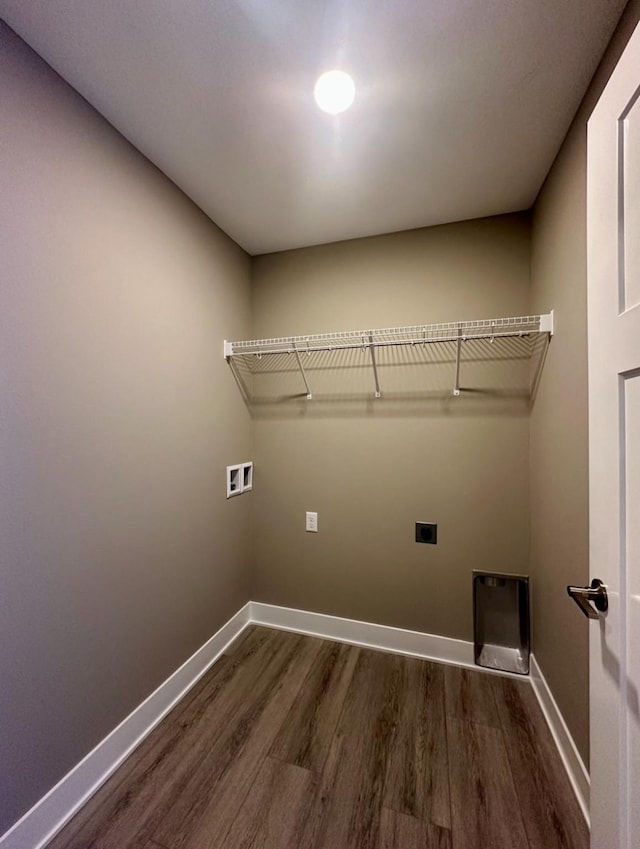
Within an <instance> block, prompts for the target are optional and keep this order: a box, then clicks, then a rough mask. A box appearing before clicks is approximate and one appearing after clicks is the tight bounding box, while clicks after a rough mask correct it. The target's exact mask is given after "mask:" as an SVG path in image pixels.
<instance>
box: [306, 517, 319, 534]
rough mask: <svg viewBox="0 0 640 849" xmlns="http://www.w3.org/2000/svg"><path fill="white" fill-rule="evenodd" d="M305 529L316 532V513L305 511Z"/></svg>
mask: <svg viewBox="0 0 640 849" xmlns="http://www.w3.org/2000/svg"><path fill="white" fill-rule="evenodd" d="M305 530H306V531H311V532H312V533H314V534H315V533H317V532H318V514H317V513H309V511H307V524H306V526H305Z"/></svg>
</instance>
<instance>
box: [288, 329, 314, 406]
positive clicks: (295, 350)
mask: <svg viewBox="0 0 640 849" xmlns="http://www.w3.org/2000/svg"><path fill="white" fill-rule="evenodd" d="M291 341H292V342H293V339H292V340H291ZM293 351H294V353H295V355H296V360H297V361H298V368H299V369H300V374H301V375H302V379H303V380H304V385H305V387H306V390H307V401H311V400H312V399H313V392H312V391H311V388H310V387H309V381H308V380H307V375H306V374H305V373H304V368H303V367H302V360H301V359H300V354H299V353H298V348H297V345H296V343H295V342H293Z"/></svg>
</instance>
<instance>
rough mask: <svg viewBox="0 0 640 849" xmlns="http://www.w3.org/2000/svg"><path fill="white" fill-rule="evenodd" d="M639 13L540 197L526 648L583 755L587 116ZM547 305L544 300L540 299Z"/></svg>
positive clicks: (624, 22) (613, 50) (613, 51)
mask: <svg viewBox="0 0 640 849" xmlns="http://www.w3.org/2000/svg"><path fill="white" fill-rule="evenodd" d="M639 19H640V2H636V0H633V2H631V3H630V4H629V5H628V6H627V8H626V10H625V13H624V15H623V17H622V19H621V21H620V24H619V26H618V28H617V30H616V33H615V35H614V37H613V40H612V42H611V44H610V46H609V48H608V50H607V52H606V54H605V56H604V58H603V61H602V63H601V65H600V67H599V69H598V71H597V73H596V75H595V77H594V80H593V82H592V84H591V86H590V88H589V90H588V92H587V94H586V96H585V99H584V102H583V104H582V106H581V107H580V110H579V112H578V114H577V115H576V118H575V120H574V122H573V125H572V127H571V130H570V132H569V134H568V136H567V138H566V140H565V142H564V144H563V146H562V149H561V150H560V153H559V154H558V157H557V159H556V161H555V163H554V165H553V168H552V169H551V171H550V173H549V176H548V177H547V180H546V182H545V185H544V186H543V189H542V191H541V193H540V196H539V197H538V200H537V202H536V205H535V209H534V216H533V233H532V264H531V280H532V307H533V310H534V311H537V310H539V309H542V308H543V307H545V305H548V304H551V305H552V306H553V307H554V308H555V310H556V323H557V335H556V337H555V338H554V340H553V343H552V345H551V347H550V349H549V354H548V357H547V360H546V363H545V367H544V373H543V376H542V381H541V383H540V388H539V392H538V394H537V397H536V401H535V404H534V407H533V409H532V414H531V573H532V575H533V577H534V582H533V598H532V601H533V604H532V619H533V624H534V649H535V653H536V657H537V659H538V661H539V663H540V665H541V667H542V671H543V673H544V675H545V677H546V679H547V681H548V683H549V686H550V687H551V689H552V691H553V694H554V696H555V698H556V700H557V702H558V705H559V707H560V710H561V711H562V713H563V716H564V717H565V720H566V721H567V724H568V725H569V729H570V731H571V733H572V735H573V737H574V739H575V741H576V743H577V745H578V748H579V750H580V752H581V754H582V756H583V758H584V759H585V761H586V762H587V763H588V755H589V657H588V653H589V642H588V625H587V620H586V619H585V618H584V617H583V616H582V614H581V613H580V612H579V611H578V609H577V608H574V606H573V604H572V603H571V602H570V600H569V599H568V598H567V595H566V586H567V584H582V585H584V584H587V583H588V577H589V503H588V496H589V493H588V410H587V234H586V214H587V212H586V190H587V120H588V117H589V115H590V114H591V111H592V110H593V107H594V106H595V104H596V101H597V99H598V97H599V96H600V93H601V92H602V89H603V88H604V85H605V83H606V81H607V79H608V78H609V76H610V74H611V71H612V70H613V68H614V66H615V63H616V61H617V59H618V57H619V56H620V54H621V52H622V50H623V49H624V45H625V44H626V43H627V41H628V40H629V36H630V35H631V33H632V31H633V29H634V27H635V25H636V23H637V21H638V20H639ZM545 308H546V307H545Z"/></svg>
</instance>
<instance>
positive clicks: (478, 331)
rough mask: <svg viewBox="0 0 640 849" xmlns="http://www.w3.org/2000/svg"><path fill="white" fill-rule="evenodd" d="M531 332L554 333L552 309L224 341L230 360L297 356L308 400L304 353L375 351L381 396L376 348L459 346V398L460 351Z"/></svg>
mask: <svg viewBox="0 0 640 849" xmlns="http://www.w3.org/2000/svg"><path fill="white" fill-rule="evenodd" d="M532 334H547V336H548V337H549V338H550V337H551V336H552V335H553V311H552V312H550V313H546V314H542V315H525V316H512V317H510V318H489V319H480V320H476V321H449V322H444V323H441V324H414V325H411V326H408V327H386V328H382V329H375V330H374V329H370V330H346V331H340V332H337V333H316V334H311V335H308V336H280V337H274V338H272V339H250V340H246V341H241V342H228V341H226V340H225V343H224V356H225V359H226V360H227V361H228V362H229V363H231V361H232V360H233V359H234V358H238V357H241V358H253V357H257V358H259V359H260V358H262V357H263V356H269V355H273V354H295V356H296V359H297V363H298V367H299V369H300V373H301V376H302V379H303V381H304V384H305V387H306V390H307V398H308V399H311V398H313V394H312V392H311V389H310V387H309V383H308V380H307V376H306V373H305V370H304V367H303V365H302V361H301V359H300V354H308V353H313V352H316V351H341V350H347V349H352V348H363V349H365V350H368V351H369V352H370V356H371V365H372V368H373V374H374V380H375V396H376V398H379V397H380V394H381V393H380V385H379V381H378V370H377V364H376V356H375V350H376V348H385V347H389V346H393V345H420V344H422V345H427V344H437V343H439V342H456V343H457V356H456V378H455V385H454V390H453V394H454V395H459V394H460V386H459V377H460V351H461V346H462V344H463V343H464V342H466V341H468V340H472V339H488V340H489V341H491V340H493V339H500V338H506V337H518V336H520V337H525V336H531V335H532Z"/></svg>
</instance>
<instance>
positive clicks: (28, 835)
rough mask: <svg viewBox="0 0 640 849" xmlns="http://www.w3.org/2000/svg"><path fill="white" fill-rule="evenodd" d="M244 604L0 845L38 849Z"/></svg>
mask: <svg viewBox="0 0 640 849" xmlns="http://www.w3.org/2000/svg"><path fill="white" fill-rule="evenodd" d="M249 611H250V604H249V603H248V602H247V604H245V605H244V607H242V608H241V609H240V610H239V611H238V612H237V613H236V614H234V616H232V617H231V619H229V621H228V622H226V623H225V624H224V625H223V626H222V628H220V630H219V631H217V632H216V633H215V634H214V635H213V636H212V637H211V638H210V639H209V640H207V642H206V643H205V644H204V645H203V646H201V647H200V648H199V649H198V650H197V651H196V652H195V653H194V654H192V655H191V657H190V658H189V659H188V660H186V661H185V662H184V663H183V664H182V666H180V667H179V668H178V669H176V671H175V672H174V673H172V674H171V675H170V676H169V678H167V680H166V681H164V682H163V683H162V684H161V685H160V686H159V687H158V688H157V689H156V690H154V692H153V693H151V695H150V696H148V697H147V698H146V699H145V700H144V701H143V702H142V704H140V705H138V707H137V708H136V709H135V710H134V711H132V712H131V713H130V714H129V716H127V717H126V718H125V719H123V720H122V722H121V723H120V725H118V726H117V727H116V728H114V730H113V731H112V732H111V733H110V734H108V735H107V736H106V737H105V738H104V740H102V741H101V742H100V743H98V745H97V746H96V747H95V749H93V750H92V751H91V752H89V754H88V755H86V756H85V757H84V758H83V759H82V760H81V761H80V763H78V764H77V765H76V766H75V767H74V768H73V769H72V770H71V771H70V772H68V773H67V774H66V775H65V776H64V778H62V779H61V780H60V781H59V782H58V783H57V784H56V785H55V787H52V789H51V790H50V791H49V792H48V793H47V794H46V795H45V796H43V797H42V799H40V801H39V802H36V804H35V805H34V806H33V808H31V810H29V811H27V813H26V814H25V815H24V816H23V817H22V818H21V819H19V820H18V822H17V823H15V825H13V826H12V827H11V828H10V829H9V831H7V832H6V833H5V834H4V835H3V836H2V837H1V838H0V847H1V849H42V847H44V846H46V845H47V843H48V842H49V841H50V840H52V839H53V837H54V836H55V835H56V834H57V833H58V832H59V831H60V830H61V829H62V828H63V827H64V826H65V825H66V824H67V823H68V822H69V820H70V819H71V818H72V817H73V816H74V814H75V813H77V811H79V810H80V808H81V807H82V806H83V805H84V803H85V802H86V801H87V800H88V799H90V798H91V796H93V794H94V793H95V792H96V790H98V788H99V787H101V786H102V784H104V782H105V781H106V780H107V779H108V778H109V776H110V775H112V774H113V773H114V772H115V771H116V769H117V768H118V767H119V766H120V764H121V763H122V762H123V761H124V760H125V759H126V758H127V757H128V755H130V754H131V752H133V750H134V749H135V748H136V747H137V746H138V745H139V744H140V743H141V742H142V741H143V740H144V738H145V737H146V736H147V735H148V734H150V733H151V731H153V729H154V728H155V727H156V725H157V724H158V723H159V722H160V721H161V720H162V719H163V718H164V716H166V714H167V713H169V711H170V710H171V708H172V707H173V706H174V705H175V704H176V703H177V702H179V701H180V699H181V698H182V697H183V696H184V695H185V693H187V692H188V691H189V690H190V689H191V687H193V685H194V684H195V683H196V682H197V681H198V679H199V678H201V677H202V676H203V675H204V674H205V672H206V671H207V670H208V669H209V668H210V667H211V666H212V664H214V663H215V661H216V660H217V659H218V657H220V655H221V654H222V653H223V652H224V650H225V648H226V647H227V646H228V645H229V644H230V643H232V642H233V641H234V640H235V639H236V637H237V636H238V635H239V634H240V633H241V632H242V631H243V630H244V629H245V628H246V627H247V625H248V624H249Z"/></svg>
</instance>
